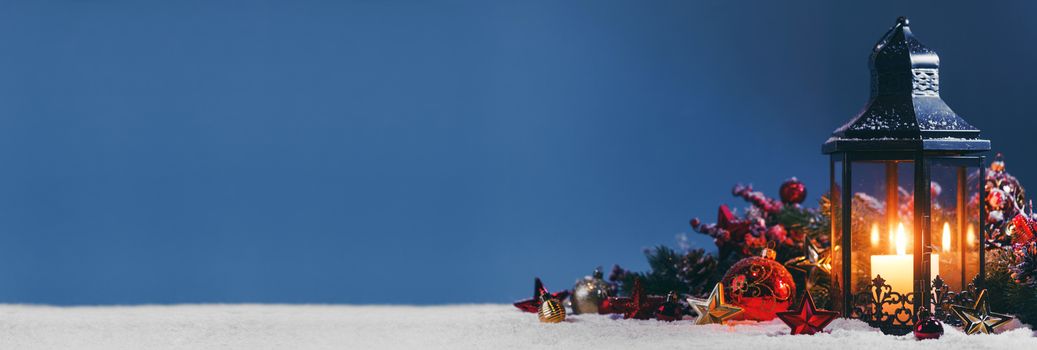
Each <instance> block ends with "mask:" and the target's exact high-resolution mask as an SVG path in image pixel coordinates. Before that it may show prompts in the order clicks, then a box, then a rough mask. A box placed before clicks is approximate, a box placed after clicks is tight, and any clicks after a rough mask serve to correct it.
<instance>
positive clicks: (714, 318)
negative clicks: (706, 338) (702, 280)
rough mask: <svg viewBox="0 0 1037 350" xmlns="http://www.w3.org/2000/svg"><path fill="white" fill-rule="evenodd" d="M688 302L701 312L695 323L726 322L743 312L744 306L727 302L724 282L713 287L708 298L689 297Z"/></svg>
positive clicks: (696, 310)
mask: <svg viewBox="0 0 1037 350" xmlns="http://www.w3.org/2000/svg"><path fill="white" fill-rule="evenodd" d="M688 304H689V305H691V306H692V307H693V308H695V312H697V313H698V314H699V316H698V318H696V319H695V324H711V323H715V324H724V321H726V320H728V319H730V318H732V317H735V316H736V315H738V314H740V313H742V308H740V307H737V306H733V305H730V304H727V301H726V300H724V284H723V283H717V285H716V286H714V287H713V291H712V292H710V293H709V298H708V299H705V300H702V299H697V298H688Z"/></svg>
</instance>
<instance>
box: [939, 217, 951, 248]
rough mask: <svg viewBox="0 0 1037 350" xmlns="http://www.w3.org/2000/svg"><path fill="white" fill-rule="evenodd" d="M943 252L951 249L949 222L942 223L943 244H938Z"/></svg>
mask: <svg viewBox="0 0 1037 350" xmlns="http://www.w3.org/2000/svg"><path fill="white" fill-rule="evenodd" d="M940 248H943V252H944V253H946V252H949V251H951V224H948V223H946V222H945V223H943V244H941V245H940Z"/></svg>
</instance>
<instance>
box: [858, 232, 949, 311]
mask: <svg viewBox="0 0 1037 350" xmlns="http://www.w3.org/2000/svg"><path fill="white" fill-rule="evenodd" d="M905 231H906V230H905V229H904V224H903V223H900V224H898V225H897V232H896V235H895V236H894V242H895V246H896V252H897V253H896V255H872V256H871V275H872V277H873V278H874V277H875V276H876V275H879V276H882V279H884V280H886V285H889V287H890V288H891V289H892V290H893V291H894V292H897V293H900V294H906V293H910V292H913V291H914V283H915V282H914V280H915V278H914V277H915V274H914V272H915V269H914V259H915V256H914V254H907V238H908V235H907V232H905ZM930 266H931V270H932V276H936V275H939V274H940V255H939V254H931V255H930Z"/></svg>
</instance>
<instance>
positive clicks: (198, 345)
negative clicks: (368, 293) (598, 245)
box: [0, 305, 1037, 350]
mask: <svg viewBox="0 0 1037 350" xmlns="http://www.w3.org/2000/svg"><path fill="white" fill-rule="evenodd" d="M1012 327H1013V328H1014V329H1011V330H1006V331H1004V332H1002V333H1001V334H998V335H972V336H966V335H964V334H963V333H961V331H959V330H957V329H954V328H950V327H947V331H946V334H944V336H943V337H942V338H941V339H938V340H926V341H917V340H914V338H913V337H912V336H904V337H894V336H886V335H883V334H882V333H880V332H878V331H877V330H874V329H872V328H869V327H868V326H867V325H865V324H863V323H861V322H859V321H851V320H845V319H838V320H836V321H835V322H833V323H832V325H831V326H829V329H830V330H831V333H829V334H819V335H814V336H804V335H799V336H791V335H788V328H787V327H786V326H785V325H784V324H782V323H781V322H780V321H771V322H763V323H755V322H743V323H739V324H737V325H733V326H731V325H723V326H722V325H708V326H695V325H692V324H691V321H687V320H686V321H679V322H673V323H667V322H659V321H655V320H646V321H638V320H623V319H620V318H617V315H613V316H602V315H570V316H569V317H568V319H567V320H566V322H563V323H560V324H543V323H540V322H539V321H538V320H537V317H536V315H535V314H529V313H522V312H519V311H518V310H516V309H515V308H514V307H512V306H511V305H451V306H426V307H419V306H342V305H335V306H332V305H177V306H121V307H49V306H22V305H3V306H0V349H630V348H636V349H721V350H727V349H730V350H738V349H752V350H760V349H796V350H804V349H826V350H833V349H835V350H845V349H872V350H874V349H877V350H890V349H999V350H1006V349H1008V350H1022V349H1037V338H1035V337H1034V332H1033V331H1031V330H1030V329H1028V328H1025V327H1023V326H1021V325H1019V324H1018V323H1016V324H1014V325H1013V326H1012Z"/></svg>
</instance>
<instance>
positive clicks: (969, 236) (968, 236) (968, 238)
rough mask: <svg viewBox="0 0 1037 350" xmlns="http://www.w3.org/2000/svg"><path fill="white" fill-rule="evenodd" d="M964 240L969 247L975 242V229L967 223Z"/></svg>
mask: <svg viewBox="0 0 1037 350" xmlns="http://www.w3.org/2000/svg"><path fill="white" fill-rule="evenodd" d="M965 242H966V243H968V244H969V246H970V247H971V246H972V245H973V244H975V243H976V229H974V228H972V225H969V228H968V229H967V230H966V231H965Z"/></svg>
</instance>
